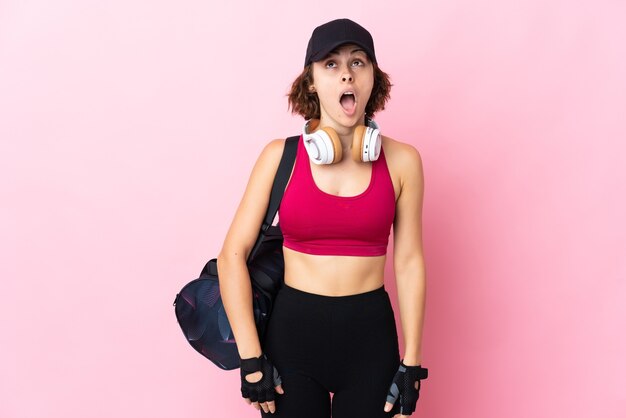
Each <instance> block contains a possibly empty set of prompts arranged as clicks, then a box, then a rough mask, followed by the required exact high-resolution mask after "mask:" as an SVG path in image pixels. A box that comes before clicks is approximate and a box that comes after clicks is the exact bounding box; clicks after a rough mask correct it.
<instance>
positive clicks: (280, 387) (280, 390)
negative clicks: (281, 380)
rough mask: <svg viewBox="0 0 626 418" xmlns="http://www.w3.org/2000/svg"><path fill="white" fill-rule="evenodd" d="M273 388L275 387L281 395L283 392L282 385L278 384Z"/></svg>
mask: <svg viewBox="0 0 626 418" xmlns="http://www.w3.org/2000/svg"><path fill="white" fill-rule="evenodd" d="M274 389H276V392H278V393H280V394H281V395H282V394H284V393H285V390H284V389H283V386H282V385H278V386H276V387H275V388H274Z"/></svg>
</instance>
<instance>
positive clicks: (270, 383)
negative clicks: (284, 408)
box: [240, 354, 282, 403]
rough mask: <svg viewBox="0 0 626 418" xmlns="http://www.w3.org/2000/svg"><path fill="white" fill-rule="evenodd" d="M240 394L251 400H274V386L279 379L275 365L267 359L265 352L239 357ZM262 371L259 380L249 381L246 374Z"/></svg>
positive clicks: (278, 382) (278, 383)
mask: <svg viewBox="0 0 626 418" xmlns="http://www.w3.org/2000/svg"><path fill="white" fill-rule="evenodd" d="M240 361H241V395H242V396H243V397H244V398H249V399H250V401H251V402H259V403H263V402H268V401H273V400H274V398H275V397H274V392H275V389H274V387H275V386H278V385H280V384H281V383H282V382H281V379H280V376H279V375H278V370H276V367H274V365H273V364H272V363H271V362H270V361H269V360H268V358H267V356H266V355H265V354H261V356H260V357H252V358H248V359H241V358H240ZM259 371H260V372H263V377H262V378H261V380H259V381H258V382H255V383H250V382H248V381H247V380H246V376H247V375H249V374H250V373H254V372H259Z"/></svg>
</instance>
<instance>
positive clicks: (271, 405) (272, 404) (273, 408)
mask: <svg viewBox="0 0 626 418" xmlns="http://www.w3.org/2000/svg"><path fill="white" fill-rule="evenodd" d="M267 409H269V410H270V412H271V413H272V414H273V413H274V412H276V403H275V402H274V401H270V402H268V403H267ZM266 412H267V411H266Z"/></svg>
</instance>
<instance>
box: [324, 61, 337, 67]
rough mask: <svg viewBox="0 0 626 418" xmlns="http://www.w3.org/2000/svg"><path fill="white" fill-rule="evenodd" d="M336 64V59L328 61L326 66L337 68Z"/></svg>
mask: <svg viewBox="0 0 626 418" xmlns="http://www.w3.org/2000/svg"><path fill="white" fill-rule="evenodd" d="M336 66H337V64H335V61H328V62H326V68H335V67H336Z"/></svg>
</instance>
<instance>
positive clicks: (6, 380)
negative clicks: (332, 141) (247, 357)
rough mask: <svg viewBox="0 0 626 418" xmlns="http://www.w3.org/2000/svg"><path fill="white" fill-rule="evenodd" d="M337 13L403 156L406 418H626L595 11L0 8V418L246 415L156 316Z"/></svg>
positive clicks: (616, 224)
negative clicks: (416, 279)
mask: <svg viewBox="0 0 626 418" xmlns="http://www.w3.org/2000/svg"><path fill="white" fill-rule="evenodd" d="M337 17H351V18H352V19H354V20H356V21H358V22H360V23H362V24H363V25H364V26H365V27H367V28H369V29H370V31H371V32H372V34H373V36H374V39H375V42H376V48H377V55H378V59H379V62H380V63H381V66H382V68H383V69H384V70H385V71H387V72H388V73H389V74H390V75H391V77H392V81H393V83H394V88H393V89H392V100H391V102H390V103H389V105H388V107H387V109H386V110H385V111H384V112H383V113H381V114H379V115H378V118H377V120H378V122H379V123H380V125H381V127H382V128H383V131H384V132H385V133H386V134H387V135H389V136H391V137H394V138H397V139H400V140H402V141H406V142H410V143H412V144H414V145H415V146H416V147H417V148H418V149H419V150H420V152H421V155H422V158H423V161H424V169H425V182H426V191H425V201H424V219H423V222H424V241H425V256H426V262H427V275H428V302H427V310H426V324H425V330H424V339H423V364H424V365H425V366H426V367H429V369H430V372H431V377H429V378H428V380H427V381H425V382H424V385H423V389H422V392H421V395H422V396H421V399H420V401H419V403H418V410H417V412H416V413H415V414H414V416H423V417H429V418H435V417H441V418H452V417H477V418H478V417H480V418H491V417H494V418H495V417H507V418H527V417H569V418H571V417H581V418H583V417H585V418H587V417H594V418H595V417H606V418H617V417H624V416H626V393H625V392H624V376H625V375H626V361H625V360H624V354H625V353H626V336H625V333H624V329H625V325H626V324H625V322H626V321H625V318H626V307H625V302H626V298H625V296H626V281H625V280H624V279H625V278H626V262H625V255H626V231H625V229H626V228H624V225H625V222H624V220H623V216H624V213H625V212H626V199H625V193H624V191H625V190H624V184H625V182H626V173H625V170H624V160H625V155H626V147H625V146H624V139H625V137H626V128H625V124H624V121H625V120H626V80H625V76H624V74H626V46H625V45H626V43H625V42H624V39H626V29H625V27H626V26H625V25H624V19H625V17H626V6H625V4H624V2H620V1H610V0H604V1H595V2H592V1H590V0H589V1H571V0H569V1H557V0H549V1H546V0H541V1H540V0H527V1H511V0H508V1H503V0H479V1H472V2H470V1H422V2H419V3H416V2H406V3H404V4H402V3H397V2H390V3H389V4H388V5H387V6H386V7H381V3H380V2H379V1H344V2H341V4H340V5H338V4H337V3H336V2H334V1H327V0H324V1H320V2H316V3H312V4H310V5H308V6H306V5H305V3H301V2H294V1H282V2H278V1H264V2H259V1H254V2H253V1H249V2H245V3H244V2H220V6H219V7H217V6H214V5H211V4H210V2H206V1H202V2H201V1H196V0H190V1H183V2H174V1H145V0H144V1H142V0H126V1H109V2H100V1H98V2H96V1H84V0H81V1H79V0H74V1H72V0H59V1H56V2H48V1H41V0H39V1H37V0H31V1H23V0H21V1H16V0H4V1H2V2H0V186H1V187H0V198H1V199H2V201H1V206H0V211H1V216H0V250H1V251H0V254H1V255H0V257H1V261H0V277H1V282H0V283H1V289H0V290H1V295H2V302H1V303H0V321H1V322H0V325H1V327H0V330H1V331H0V350H1V356H0V397H1V399H0V416H2V417H3V418H32V417H96V418H99V417H114V416H115V417H168V418H170V417H173V416H185V417H188V418H191V417H209V416H222V417H235V416H237V417H256V416H258V415H259V413H258V412H257V411H256V410H254V409H252V407H250V406H248V405H246V404H245V403H244V401H243V399H242V398H241V395H240V392H239V375H238V373H239V372H238V371H233V372H224V371H222V370H219V369H218V368H217V367H215V366H213V365H212V364H211V363H210V362H208V361H207V360H205V359H204V358H202V357H201V356H200V355H199V354H197V353H195V352H194V351H193V350H192V349H191V347H190V346H188V345H187V343H186V342H185V340H184V338H183V335H182V333H181V332H180V329H179V328H178V324H177V323H176V319H175V317H174V311H173V307H172V302H173V299H174V295H175V294H176V292H177V291H178V290H179V289H180V287H182V285H183V284H185V283H186V282H187V281H189V280H191V279H193V278H195V277H196V276H197V274H198V273H199V270H200V269H201V267H202V266H203V265H204V262H205V261H206V260H207V259H208V258H211V257H214V256H216V255H217V253H218V251H219V249H220V247H221V244H222V239H223V237H224V235H225V233H226V230H227V228H228V225H229V224H230V221H231V220H232V215H233V214H234V210H235V208H236V207H237V205H238V203H239V199H240V198H241V194H242V192H243V190H244V188H245V185H246V182H247V179H248V175H249V173H250V170H251V169H252V165H253V163H254V161H255V160H256V157H257V155H258V153H259V152H260V150H261V149H262V147H263V146H264V145H265V144H266V143H267V142H268V141H269V140H270V139H272V138H276V137H284V136H287V135H292V134H296V133H298V132H299V130H300V126H301V123H302V120H301V119H300V118H298V117H294V116H291V115H290V114H289V113H288V111H287V108H286V106H287V102H286V99H285V94H286V92H287V89H288V88H289V86H290V83H291V81H292V80H293V79H294V78H295V77H296V75H297V74H298V73H299V71H300V70H301V66H302V61H303V59H304V51H305V47H306V42H307V40H308V37H309V35H310V33H311V31H312V29H313V28H314V27H315V26H316V25H318V24H320V23H323V22H325V21H328V20H331V19H333V18H337ZM388 261H389V264H388V270H387V273H388V275H387V278H386V286H387V289H388V291H389V292H390V293H391V294H392V296H393V298H394V305H395V306H397V303H396V301H395V296H396V291H395V285H394V280H393V275H392V274H393V270H392V268H391V259H389V260H388ZM396 312H397V309H396ZM286 390H289V389H288V388H286ZM381 408H382V405H381Z"/></svg>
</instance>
